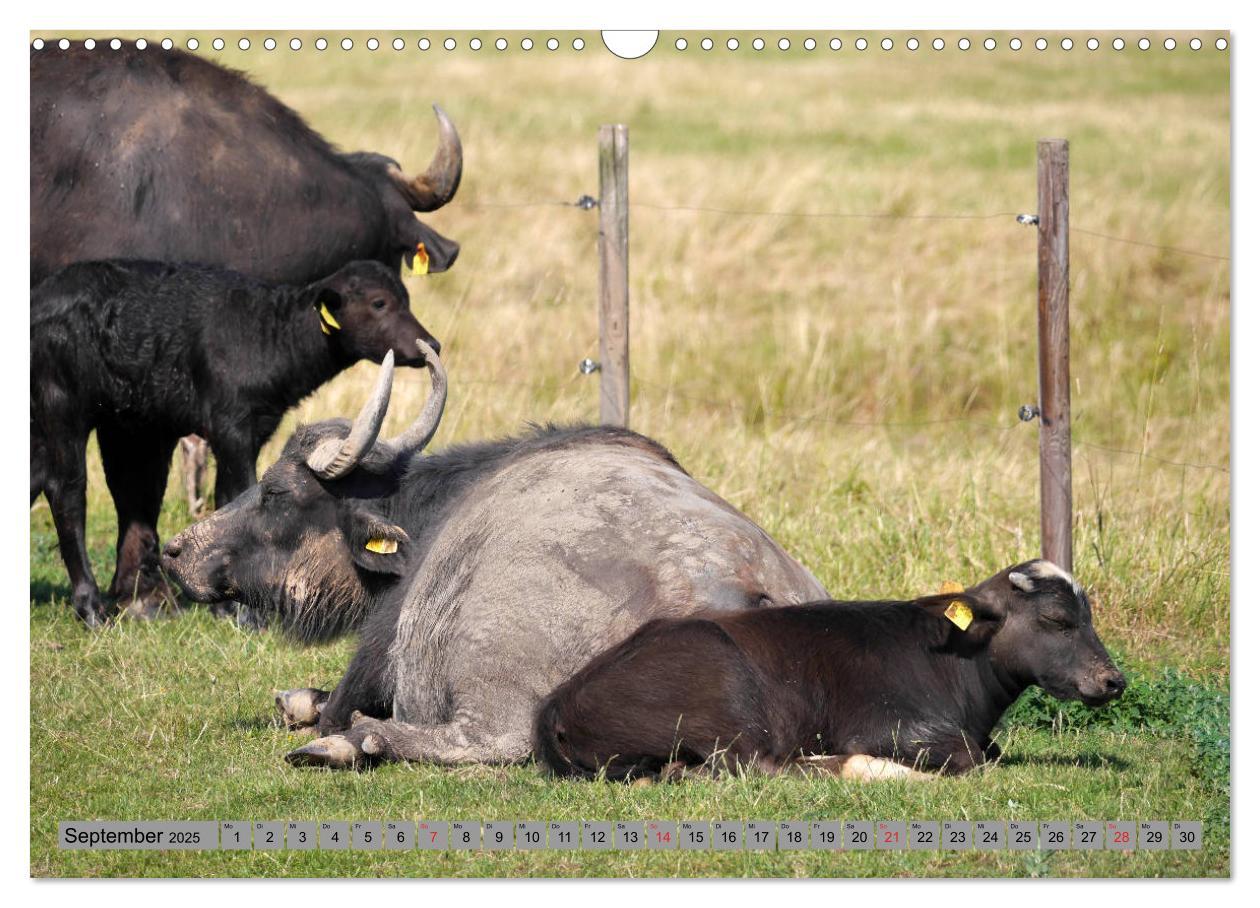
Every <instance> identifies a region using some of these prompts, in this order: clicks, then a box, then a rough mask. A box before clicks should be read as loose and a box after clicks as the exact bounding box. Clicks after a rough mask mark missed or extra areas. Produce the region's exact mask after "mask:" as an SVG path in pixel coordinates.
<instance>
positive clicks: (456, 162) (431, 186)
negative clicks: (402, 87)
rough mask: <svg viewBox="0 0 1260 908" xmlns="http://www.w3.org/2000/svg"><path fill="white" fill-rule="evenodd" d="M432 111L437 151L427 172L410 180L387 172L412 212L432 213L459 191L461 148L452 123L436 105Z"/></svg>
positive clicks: (395, 172)
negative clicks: (436, 137)
mask: <svg viewBox="0 0 1260 908" xmlns="http://www.w3.org/2000/svg"><path fill="white" fill-rule="evenodd" d="M433 112H434V113H435V114H437V120H438V148H437V151H436V152H434V154H433V160H432V161H430V162H429V169H428V170H426V171H425V172H424V173H422V174H419V175H418V176H415V177H412V178H411V179H407V177H406V176H405V175H404V174H403V172H402V171H401V170H398V169H397V168H391V169H390V176H391V177H393V179H394V184H395V185H396V186H397V187H398V189H399V190H400V191H401V192H402V194H403V195H404V196H405V197H406V199H407V202H408V204H410V205H411V208H412V210H413V211H435V210H437V209H438V208H441V207H442V206H443V205H445V204H446V203H447V202H449V201H450V200H451V199H452V198H453V197H454V195H455V190H456V189H458V188H459V178H460V176H461V174H462V173H463V170H464V148H463V146H462V145H461V144H460V141H459V133H458V132H456V131H455V124H454V123H452V122H451V118H450V117H448V116H447V115H446V111H444V110H443V109H442V108H441V107H439V106H438V105H436V104H434V105H433Z"/></svg>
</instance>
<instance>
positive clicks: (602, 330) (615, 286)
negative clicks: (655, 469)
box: [599, 124, 630, 426]
mask: <svg viewBox="0 0 1260 908" xmlns="http://www.w3.org/2000/svg"><path fill="white" fill-rule="evenodd" d="M599 375H600V378H599V419H600V422H602V423H604V424H605V425H612V426H628V425H629V424H630V136H629V132H628V130H627V129H626V127H625V126H623V125H620V124H618V125H616V126H601V127H600V128H599Z"/></svg>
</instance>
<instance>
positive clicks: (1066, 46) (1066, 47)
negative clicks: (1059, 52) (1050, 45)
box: [1059, 38, 1073, 50]
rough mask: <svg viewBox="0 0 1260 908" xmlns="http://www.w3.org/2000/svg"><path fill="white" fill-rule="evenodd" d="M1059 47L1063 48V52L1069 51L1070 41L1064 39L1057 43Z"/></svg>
mask: <svg viewBox="0 0 1260 908" xmlns="http://www.w3.org/2000/svg"><path fill="white" fill-rule="evenodd" d="M1059 47H1061V48H1063V49H1064V50H1071V49H1072V47H1073V44H1072V39H1071V38H1064V39H1063V40H1062V41H1060V42H1059Z"/></svg>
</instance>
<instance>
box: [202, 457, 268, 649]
mask: <svg viewBox="0 0 1260 908" xmlns="http://www.w3.org/2000/svg"><path fill="white" fill-rule="evenodd" d="M210 447H211V449H212V450H213V451H214V460H215V465H216V467H215V477H214V506H215V507H216V508H221V507H223V506H224V505H225V504H228V503H229V502H230V501H232V499H234V498H236V497H238V496H239V495H241V494H243V493H244V492H246V491H248V490H249V489H250V487H252V486H253V485H255V484H256V483H257V482H258V474H257V462H258V450H259V447H260V446H259V445H255V444H253V443H252V442H248V441H245V440H242V439H238V438H232V437H224V436H222V435H216V436H215V438H214V439H213V440H212V441H211V442H210ZM210 613H211V614H212V615H214V616H215V617H216V618H231V619H232V620H234V621H235V622H236V624H237V626H238V627H242V628H245V629H247V630H260V629H262V628H264V627H266V626H267V620H266V618H265V617H264V616H263V614H262V613H261V612H259V611H257V610H256V609H252V608H250V607H249V606H247V605H245V604H244V603H242V602H232V601H227V602H217V603H215V604H214V605H212V606H211V607H210Z"/></svg>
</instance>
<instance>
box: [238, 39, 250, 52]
mask: <svg viewBox="0 0 1260 908" xmlns="http://www.w3.org/2000/svg"><path fill="white" fill-rule="evenodd" d="M236 46H237V47H239V48H240V49H241V50H249V39H248V38H242V39H241V40H239V41H237V42H236Z"/></svg>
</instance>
